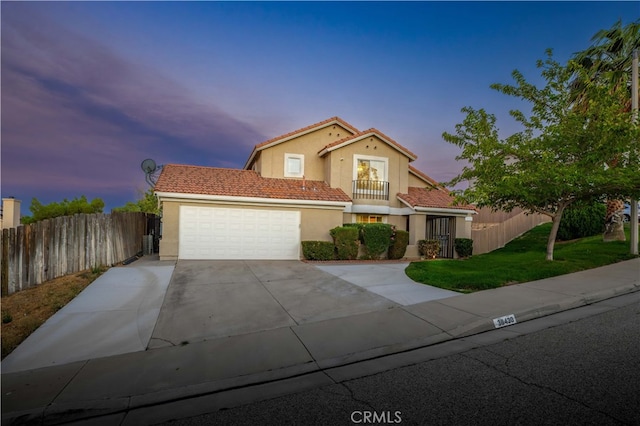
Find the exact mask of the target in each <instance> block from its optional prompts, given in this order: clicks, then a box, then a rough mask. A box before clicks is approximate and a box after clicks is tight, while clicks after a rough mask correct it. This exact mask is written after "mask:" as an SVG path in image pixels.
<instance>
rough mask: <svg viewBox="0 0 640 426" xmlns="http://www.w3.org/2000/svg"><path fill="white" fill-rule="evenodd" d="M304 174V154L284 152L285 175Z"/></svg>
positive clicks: (298, 175)
mask: <svg viewBox="0 0 640 426" xmlns="http://www.w3.org/2000/svg"><path fill="white" fill-rule="evenodd" d="M303 175H304V154H284V177H302V176H303Z"/></svg>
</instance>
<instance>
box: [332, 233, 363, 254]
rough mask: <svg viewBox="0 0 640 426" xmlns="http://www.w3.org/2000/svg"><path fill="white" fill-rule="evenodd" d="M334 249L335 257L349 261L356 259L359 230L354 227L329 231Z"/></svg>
mask: <svg viewBox="0 0 640 426" xmlns="http://www.w3.org/2000/svg"><path fill="white" fill-rule="evenodd" d="M329 233H330V234H331V236H332V237H333V243H334V245H335V248H336V257H337V258H338V259H340V260H351V259H356V258H357V257H358V246H359V245H360V240H359V230H358V228H356V227H354V226H338V227H336V228H333V229H332V230H331V231H329Z"/></svg>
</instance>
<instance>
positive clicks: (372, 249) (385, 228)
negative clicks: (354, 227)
mask: <svg viewBox="0 0 640 426" xmlns="http://www.w3.org/2000/svg"><path fill="white" fill-rule="evenodd" d="M392 235H393V229H392V227H391V225H389V224H387V223H367V224H365V225H364V226H363V227H362V241H363V242H364V256H363V258H364V259H379V258H380V256H381V255H382V254H383V253H385V252H386V251H387V250H388V249H389V246H390V245H391V236H392Z"/></svg>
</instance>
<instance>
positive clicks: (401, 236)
mask: <svg viewBox="0 0 640 426" xmlns="http://www.w3.org/2000/svg"><path fill="white" fill-rule="evenodd" d="M408 244H409V233H408V232H407V231H396V235H395V238H394V240H393V241H392V242H391V245H390V246H389V259H402V258H403V257H404V254H405V252H406V251H407V245H408Z"/></svg>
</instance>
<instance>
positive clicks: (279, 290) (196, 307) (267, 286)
mask: <svg viewBox="0 0 640 426" xmlns="http://www.w3.org/2000/svg"><path fill="white" fill-rule="evenodd" d="M405 266H406V264H369V265H322V266H314V265H312V264H307V263H304V262H300V261H182V260H181V261H178V262H177V263H175V262H160V261H158V260H157V258H153V257H150V258H146V257H145V258H142V259H140V260H138V261H136V262H134V263H133V264H131V265H129V266H126V267H122V268H111V269H109V270H108V271H107V272H106V273H105V274H103V275H102V276H101V277H99V278H98V279H97V280H96V281H94V282H93V283H92V284H91V285H89V287H87V288H86V289H85V290H84V291H83V292H82V293H80V295H78V296H77V297H76V298H75V299H74V300H73V301H71V302H70V303H69V304H68V305H67V306H65V307H64V308H63V309H61V310H60V311H58V312H57V313H56V314H55V315H54V316H52V317H51V318H50V319H49V320H48V321H47V322H46V323H45V324H43V325H42V326H41V327H40V328H38V329H37V330H36V331H35V332H34V333H33V334H32V335H31V336H30V337H29V338H27V339H26V340H25V341H24V342H23V343H22V344H21V345H20V346H19V347H18V348H16V349H15V350H14V351H13V352H12V353H11V354H10V355H9V356H7V357H6V358H5V359H4V360H3V361H2V371H3V373H7V372H14V371H24V370H30V369H34V368H40V367H50V366H54V365H61V364H69V363H72V362H75V361H83V360H88V359H93V358H102V357H107V356H111V355H117V354H125V353H130V352H139V351H144V350H146V349H154V348H163V347H170V346H179V345H182V344H186V343H193V342H198V341H204V340H210V339H215V338H221V337H228V336H238V335H242V334H249V333H256V332H260V331H265V330H274V329H280V328H284V327H292V326H305V325H311V323H320V322H322V321H326V320H335V319H338V318H345V317H351V316H353V317H354V320H353V322H354V323H356V322H357V320H356V319H355V318H356V317H357V316H359V318H360V321H369V320H370V319H367V320H365V319H363V318H364V317H363V316H362V314H369V313H372V314H374V316H375V313H381V312H383V311H387V310H389V309H391V308H395V307H400V305H403V306H404V305H408V304H415V303H420V302H423V301H426V300H435V299H439V298H443V297H448V296H455V295H457V293H453V292H445V291H444V290H440V289H434V288H431V287H428V286H424V285H421V284H416V283H413V282H412V281H411V280H409V279H408V278H407V277H406V275H405V274H404V267H405ZM367 318H368V316H367ZM365 325H366V324H365Z"/></svg>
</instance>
